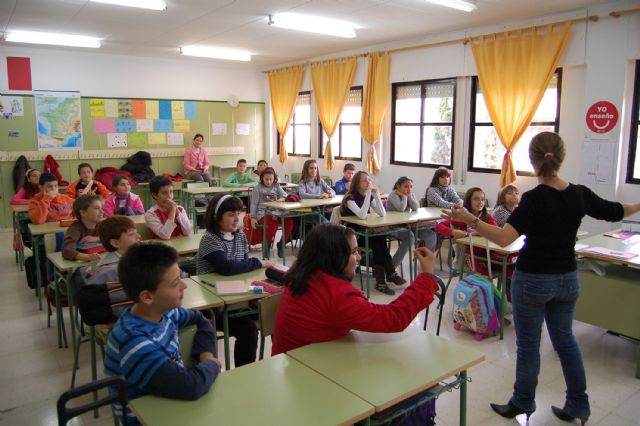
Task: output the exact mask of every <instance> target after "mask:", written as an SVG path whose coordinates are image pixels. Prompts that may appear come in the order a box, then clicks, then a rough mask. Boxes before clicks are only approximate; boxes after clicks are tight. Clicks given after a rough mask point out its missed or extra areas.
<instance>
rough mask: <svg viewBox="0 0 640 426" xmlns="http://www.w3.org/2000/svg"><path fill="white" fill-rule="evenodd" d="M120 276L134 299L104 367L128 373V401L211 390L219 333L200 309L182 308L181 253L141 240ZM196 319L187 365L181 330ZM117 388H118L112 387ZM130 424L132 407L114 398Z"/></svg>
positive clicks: (111, 336)
mask: <svg viewBox="0 0 640 426" xmlns="http://www.w3.org/2000/svg"><path fill="white" fill-rule="evenodd" d="M118 276H119V277H120V281H121V282H122V287H123V288H124V291H125V292H126V294H127V296H128V297H129V298H130V299H131V300H134V301H135V304H134V305H133V307H132V308H131V309H130V310H128V311H126V312H125V313H124V314H123V315H122V316H121V317H120V319H118V321H117V322H116V324H115V326H114V327H113V330H112V331H111V333H109V339H108V342H107V345H106V353H105V358H104V372H105V374H106V375H109V376H124V378H125V379H126V380H127V385H128V398H129V400H132V399H135V398H139V397H141V396H144V395H149V394H150V395H156V396H161V397H165V398H177V399H186V400H196V399H198V398H200V397H201V396H202V395H204V394H206V393H207V392H208V391H209V388H210V387H211V385H212V384H213V382H214V380H215V379H216V377H217V375H218V373H219V372H220V362H219V361H218V360H217V359H216V358H215V357H214V355H213V354H214V353H215V351H216V345H217V340H216V334H215V331H214V330H213V327H212V326H211V323H210V322H209V321H208V320H207V319H206V318H205V317H203V316H202V314H201V313H200V312H197V311H193V310H187V309H184V308H181V307H180V305H181V304H182V298H183V296H184V289H185V288H186V285H185V283H184V282H183V281H182V280H181V279H180V268H179V267H178V253H177V252H176V250H175V249H173V248H172V247H169V246H166V245H164V244H136V245H134V246H132V247H130V248H129V250H128V251H127V252H126V253H125V254H124V256H122V259H120V263H119V264H118ZM191 324H196V325H197V327H198V331H197V332H196V334H195V336H194V338H193V348H192V350H191V356H192V357H193V358H194V359H195V360H198V362H199V363H198V364H197V365H196V366H194V367H190V368H187V367H185V366H184V362H183V360H182V357H181V356H180V350H179V345H180V342H179V340H178V330H180V329H181V328H184V327H186V326H188V325H191ZM109 391H110V392H114V391H115V389H110V390H109ZM114 411H115V413H116V415H117V416H118V417H119V419H120V420H121V421H122V419H123V417H124V416H126V418H127V421H128V424H134V425H137V424H140V423H139V422H138V420H137V419H136V418H135V416H134V415H133V413H132V412H131V409H130V408H129V407H122V406H121V405H120V404H118V403H114Z"/></svg>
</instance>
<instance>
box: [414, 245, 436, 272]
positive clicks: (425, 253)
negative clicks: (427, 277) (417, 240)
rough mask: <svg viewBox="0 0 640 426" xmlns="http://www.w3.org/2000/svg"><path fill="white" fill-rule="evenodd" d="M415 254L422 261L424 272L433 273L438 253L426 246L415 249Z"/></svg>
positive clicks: (421, 265)
mask: <svg viewBox="0 0 640 426" xmlns="http://www.w3.org/2000/svg"><path fill="white" fill-rule="evenodd" d="M413 256H414V257H415V258H416V259H417V260H418V263H420V268H421V269H422V272H427V273H429V274H433V272H434V271H435V268H436V255H435V253H434V252H432V251H431V250H429V249H428V248H426V247H420V248H417V249H415V250H414V251H413Z"/></svg>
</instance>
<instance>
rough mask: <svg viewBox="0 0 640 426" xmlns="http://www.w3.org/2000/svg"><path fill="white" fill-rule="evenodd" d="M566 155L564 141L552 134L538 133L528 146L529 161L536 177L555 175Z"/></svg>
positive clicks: (557, 135)
mask: <svg viewBox="0 0 640 426" xmlns="http://www.w3.org/2000/svg"><path fill="white" fill-rule="evenodd" d="M566 154H567V151H566V149H565V147H564V141H563V140H562V138H561V137H560V135H559V134H557V133H554V132H542V133H538V134H537V135H535V136H534V137H533V138H532V139H531V143H530V144H529V161H531V165H532V166H533V169H534V170H535V171H536V174H537V176H543V177H551V176H554V175H556V174H557V173H558V170H560V166H561V165H562V162H563V161H564V157H565V155H566Z"/></svg>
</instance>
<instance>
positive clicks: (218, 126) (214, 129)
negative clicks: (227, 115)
mask: <svg viewBox="0 0 640 426" xmlns="http://www.w3.org/2000/svg"><path fill="white" fill-rule="evenodd" d="M211 134H212V135H214V136H215V135H226V134H227V123H212V124H211Z"/></svg>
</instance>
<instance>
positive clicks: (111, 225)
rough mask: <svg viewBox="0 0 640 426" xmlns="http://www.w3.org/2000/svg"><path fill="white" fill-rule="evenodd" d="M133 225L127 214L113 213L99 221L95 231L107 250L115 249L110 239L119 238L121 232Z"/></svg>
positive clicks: (134, 225) (133, 226)
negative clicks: (113, 214)
mask: <svg viewBox="0 0 640 426" xmlns="http://www.w3.org/2000/svg"><path fill="white" fill-rule="evenodd" d="M135 227H136V224H135V222H134V221H133V220H131V219H130V218H128V217H127V216H120V215H115V216H111V217H108V218H106V219H105V220H103V221H102V222H100V223H99V224H98V226H97V227H96V233H97V234H98V237H99V238H100V243H102V246H103V247H104V248H105V249H107V251H116V250H117V248H115V247H114V246H112V245H111V240H119V239H120V236H121V235H122V234H124V233H125V232H127V231H128V230H129V229H132V228H135Z"/></svg>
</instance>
